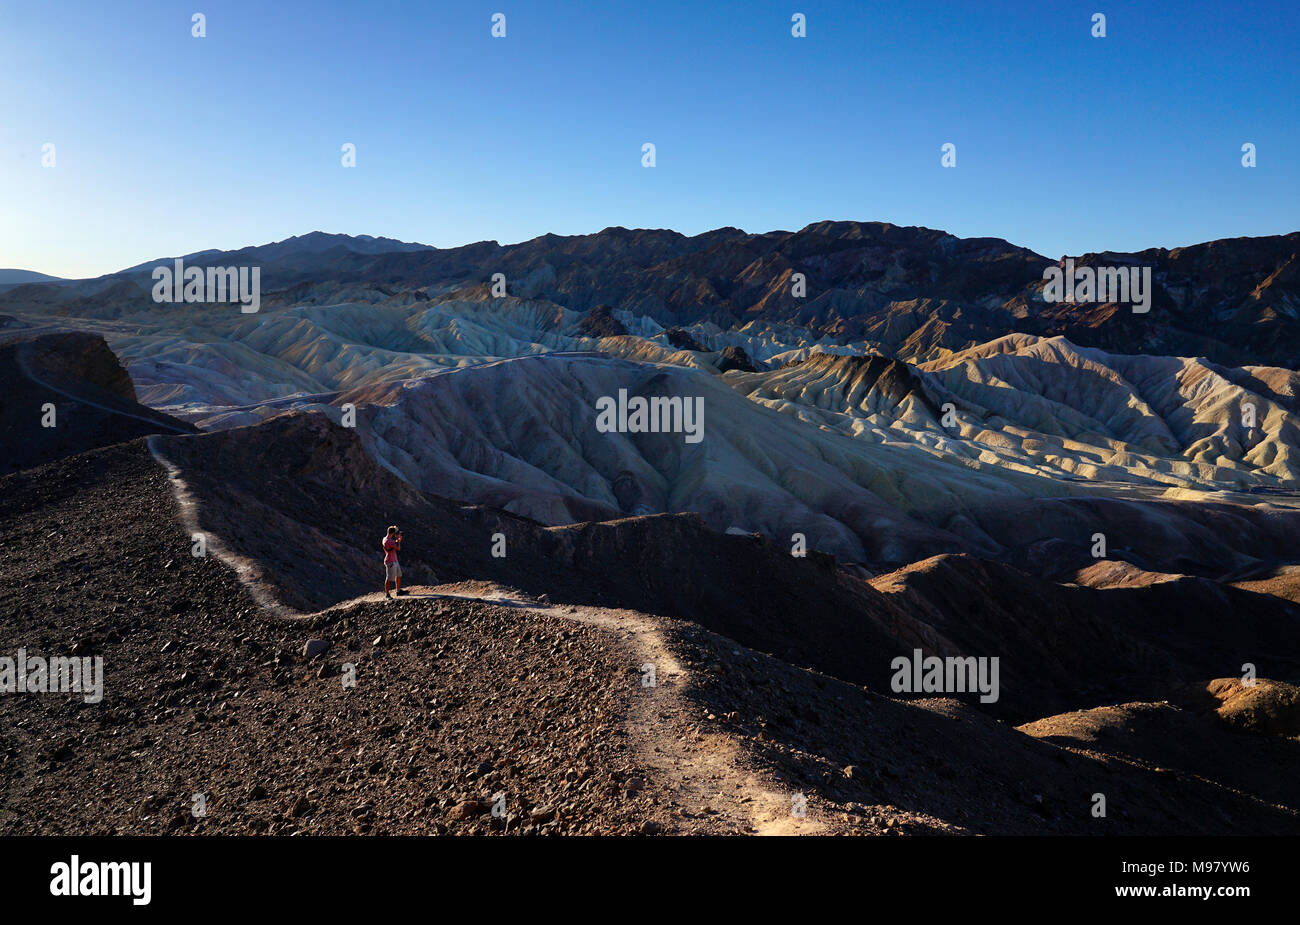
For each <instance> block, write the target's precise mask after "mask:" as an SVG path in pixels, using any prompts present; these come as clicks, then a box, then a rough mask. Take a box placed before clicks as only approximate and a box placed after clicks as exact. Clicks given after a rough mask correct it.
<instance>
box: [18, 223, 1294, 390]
mask: <svg viewBox="0 0 1300 925" xmlns="http://www.w3.org/2000/svg"><path fill="white" fill-rule="evenodd" d="M1297 255H1300V232H1295V233H1292V234H1288V235H1276V236H1271V237H1259V238H1232V239H1225V240H1220V241H1211V242H1208V243H1204V244H1197V245H1193V246H1190V247H1181V248H1175V249H1174V250H1166V249H1164V248H1152V249H1148V250H1144V251H1139V252H1136V253H1119V252H1103V253H1100V254H1085V255H1081V256H1078V257H1077V258H1075V262H1076V263H1077V265H1079V266H1090V267H1096V266H1143V267H1150V268H1151V270H1152V280H1153V285H1154V290H1155V291H1154V295H1153V298H1152V304H1151V309H1150V311H1149V312H1148V313H1146V314H1140V315H1139V314H1133V313H1132V312H1131V310H1130V308H1129V307H1128V306H1127V305H1117V304H1114V303H1086V302H1073V303H1068V302H1057V303H1048V302H1044V301H1043V297H1042V290H1043V285H1044V284H1043V270H1044V268H1045V267H1047V266H1049V265H1050V264H1052V263H1055V262H1056V261H1055V259H1049V258H1047V257H1044V256H1042V255H1040V254H1036V253H1034V252H1033V251H1030V250H1028V249H1026V248H1022V247H1017V246H1015V245H1012V244H1010V243H1008V242H1007V241H1004V240H1002V239H999V238H966V239H963V238H958V237H955V236H953V235H950V234H947V233H946V232H943V231H936V230H932V229H928V228H917V227H899V226H895V225H890V224H885V223H880V222H850V221H844V222H829V221H828V222H818V223H816V224H812V225H809V226H807V227H805V228H803V229H801V230H800V231H797V232H789V231H772V232H767V233H763V234H748V233H746V232H744V231H741V230H740V229H737V228H720V229H717V230H715V231H710V232H706V233H704V234H700V235H695V236H693V237H688V236H686V235H682V234H679V233H677V232H675V231H666V230H645V229H641V230H630V229H626V228H606V229H605V230H603V231H601V232H598V233H596V234H590V235H576V236H569V237H561V236H558V235H543V236H542V237H539V238H535V239H533V240H531V241H525V242H523V243H520V244H512V245H504V246H503V245H500V244H498V243H497V242H495V241H483V242H479V243H476V244H468V245H465V246H463V247H455V248H445V249H439V248H432V247H428V246H426V245H422V244H411V243H404V242H400V241H394V240H392V239H389V238H375V237H370V236H358V237H351V236H348V235H332V234H324V233H321V232H313V233H311V234H306V235H302V236H299V237H294V238H289V239H287V240H285V241H279V242H276V243H273V244H266V245H260V246H257V247H248V248H243V249H241V250H236V251H201V252H198V253H195V254H190V255H187V256H185V257H184V258H183V259H184V260H185V262H186V264H187V265H190V266H230V265H246V264H256V265H258V266H261V267H262V287H263V292H264V294H270V295H271V296H272V298H271V299H270V302H271V304H276V302H277V300H276V299H275V298H274V294H275V293H280V298H279V299H278V304H281V305H292V304H302V303H304V302H305V303H310V304H329V303H331V302H334V301H341V300H344V299H345V298H346V297H347V294H348V293H349V292H352V291H354V290H355V289H356V288H357V287H364V288H365V289H368V290H372V291H374V292H376V293H378V294H379V295H381V296H384V297H387V296H393V295H396V294H398V293H400V292H404V291H408V292H411V293H413V297H416V298H424V297H430V298H431V297H436V296H441V295H448V294H457V295H462V296H467V297H479V298H482V297H486V296H487V295H488V287H489V285H490V281H491V280H492V278H493V275H494V274H497V273H500V274H503V275H504V276H505V280H506V287H507V292H508V293H509V294H510V295H511V296H515V297H520V298H525V299H533V300H545V301H547V302H552V303H555V304H556V305H558V306H562V307H563V308H565V309H569V310H574V311H582V312H586V311H589V310H591V309H594V308H596V307H598V306H602V305H604V306H608V307H610V308H612V309H614V310H619V311H623V312H628V313H630V314H632V315H633V316H638V317H646V318H649V319H652V320H653V321H655V322H656V323H657V324H659V325H661V326H664V327H669V326H677V325H689V324H698V323H711V324H714V325H717V326H718V327H719V328H721V329H723V330H727V329H734V328H737V327H740V326H743V325H745V324H747V323H749V322H765V323H768V324H786V325H796V326H799V327H801V328H805V329H807V330H809V331H812V332H815V333H816V334H818V335H826V336H829V337H832V338H835V339H836V340H839V341H845V340H853V339H870V340H875V341H881V342H883V343H885V344H887V345H889V346H891V347H892V348H894V349H897V350H902V351H904V352H908V351H911V352H913V353H915V352H918V350H919V348H922V347H924V348H935V347H941V348H945V349H949V350H956V349H962V348H964V347H967V346H970V345H971V344H972V343H979V342H983V341H987V340H990V339H992V338H994V337H997V336H1001V335H1004V334H1009V333H1027V334H1035V335H1039V336H1049V337H1050V336H1056V335H1061V336H1065V337H1067V338H1069V339H1070V340H1071V341H1072V342H1073V343H1075V344H1078V345H1080V346H1090V347H1098V348H1101V349H1104V350H1108V351H1111V352H1116V353H1127V354H1132V353H1144V354H1155V355H1165V356H1204V357H1206V358H1208V359H1210V360H1212V361H1214V362H1218V363H1224V364H1229V365H1233V366H1242V365H1252V364H1263V365H1270V366H1280V367H1285V368H1289V369H1295V368H1297V367H1298V366H1300V277H1298V276H1297V273H1298V272H1300V257H1298V256H1297ZM172 259H173V258H160V259H158V260H153V261H149V262H147V263H144V264H140V265H138V266H135V267H131V268H129V269H127V270H123V271H121V272H120V273H116V274H111V275H109V276H106V277H100V278H99V279H95V280H85V281H77V282H71V283H68V284H67V285H62V286H40V287H24V286H21V285H19V286H14V287H12V288H11V289H10V290H9V291H8V292H5V293H0V311H5V310H8V309H15V310H19V309H36V308H48V309H52V310H53V311H55V312H56V313H58V314H62V315H73V316H80V317H99V318H115V317H124V316H130V315H132V314H134V313H136V312H138V311H140V310H146V311H148V310H153V309H154V308H156V306H154V305H153V303H152V301H151V300H150V299H149V293H148V287H149V280H148V278H147V273H148V272H149V271H151V270H152V268H153V267H155V266H159V265H163V264H170V263H171V260H172ZM795 274H802V275H803V277H804V280H805V285H806V294H805V295H804V296H803V297H802V298H801V297H799V296H798V295H796V294H795V287H794V281H795ZM265 301H266V300H265V298H264V302H265Z"/></svg>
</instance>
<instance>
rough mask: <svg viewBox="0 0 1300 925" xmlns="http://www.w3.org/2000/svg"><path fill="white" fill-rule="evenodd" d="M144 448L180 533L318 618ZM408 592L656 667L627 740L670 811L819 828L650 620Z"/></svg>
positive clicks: (419, 589) (271, 601)
mask: <svg viewBox="0 0 1300 925" xmlns="http://www.w3.org/2000/svg"><path fill="white" fill-rule="evenodd" d="M148 447H149V451H150V453H151V454H152V455H153V457H154V459H155V461H156V462H157V463H158V464H159V465H160V466H162V468H163V469H164V470H165V471H166V473H167V477H168V480H169V482H170V484H171V488H172V493H173V496H174V498H175V500H176V504H177V507H178V509H179V517H180V520H181V525H182V526H183V528H184V529H185V531H186V533H187V534H188V535H190V536H191V537H192V536H194V534H197V533H202V534H204V537H205V540H206V542H207V547H208V549H209V550H210V551H211V552H212V553H213V554H214V555H216V556H217V557H218V558H219V559H220V560H221V561H222V562H223V563H224V564H225V565H227V566H228V567H229V568H230V569H231V570H232V571H234V572H235V574H236V575H237V576H238V578H239V580H240V581H241V582H242V583H243V584H244V585H245V587H247V588H248V590H249V592H250V594H252V596H253V598H254V599H255V600H256V601H257V603H258V606H259V607H260V608H261V609H262V610H263V612H265V613H267V614H269V615H271V616H274V617H277V618H280V619H288V620H310V619H311V618H312V617H313V616H315V614H311V613H306V614H305V613H300V612H298V611H295V610H293V609H291V608H289V607H286V606H284V605H283V604H281V603H280V602H279V601H278V600H276V598H275V595H274V593H273V592H272V590H271V589H270V588H269V587H268V586H267V585H266V584H265V583H264V582H263V581H262V580H261V570H260V568H259V567H258V565H257V563H255V562H253V561H251V560H248V559H246V558H244V557H242V556H239V555H238V554H236V553H234V552H233V551H231V550H230V549H229V548H228V547H227V546H226V544H225V543H224V542H223V541H222V539H221V538H220V537H218V536H216V535H214V534H212V533H211V532H208V531H204V530H202V529H201V528H200V526H199V516H198V515H199V507H198V502H197V501H196V500H195V498H194V496H193V494H192V493H191V492H190V490H189V487H188V486H187V485H186V483H185V480H184V478H183V474H182V472H181V471H180V469H179V468H178V467H177V466H176V465H174V464H173V463H172V462H171V461H170V460H168V459H167V457H166V456H165V455H163V453H162V451H161V449H160V447H159V445H158V441H157V439H156V438H154V437H150V438H149V439H148ZM406 590H407V591H408V592H409V593H408V595H406V596H404V597H403V598H402V599H403V600H409V601H418V600H421V599H427V600H437V599H446V598H457V599H461V600H470V601H479V602H483V603H489V604H495V605H498V606H502V607H515V608H524V609H528V610H531V611H534V612H536V613H542V614H549V615H552V616H555V617H559V618H562V619H565V620H571V621H574V622H577V623H583V624H587V625H590V626H594V627H597V628H599V629H600V630H602V631H604V632H606V633H607V634H609V636H610V637H611V639H612V640H613V642H614V645H616V646H617V647H619V648H620V649H622V650H623V651H624V652H626V653H627V655H628V657H629V658H630V659H632V660H633V663H634V664H636V665H637V667H638V671H639V672H641V674H642V675H643V676H645V675H646V674H647V673H648V672H649V671H650V670H651V668H650V667H648V666H653V673H654V684H653V686H649V685H646V684H643V685H642V687H641V689H640V691H641V693H642V694H644V695H645V696H640V697H634V698H633V699H632V712H631V714H630V715H629V717H628V732H629V734H630V735H631V736H632V737H633V741H634V742H635V751H636V752H637V754H638V757H639V758H640V759H641V761H642V762H643V763H644V765H645V767H647V768H648V769H650V771H651V773H652V774H653V775H655V776H656V777H657V781H656V783H657V784H659V785H660V786H661V787H663V788H664V789H665V790H666V791H667V792H668V794H669V803H670V805H671V804H675V805H676V808H677V809H678V811H679V812H680V813H681V814H682V815H683V816H684V817H686V818H688V819H692V818H701V817H702V818H705V819H706V820H707V821H708V824H709V827H710V828H712V827H713V826H716V825H721V826H722V827H723V828H725V829H729V830H731V831H739V832H748V833H752V834H758V835H796V834H816V833H818V832H822V831H824V830H825V826H824V825H823V824H822V823H821V822H820V821H818V820H817V819H815V818H814V817H813V816H810V815H803V816H796V815H795V814H794V812H793V808H794V807H793V801H794V794H792V793H789V792H784V791H781V790H779V789H775V788H774V785H773V784H772V783H771V782H769V781H765V780H762V779H760V777H759V776H757V775H755V774H754V773H752V772H750V771H748V770H746V769H745V767H744V761H743V757H744V756H743V754H742V749H741V746H740V744H739V743H738V742H737V740H736V739H735V738H734V737H733V736H730V735H726V734H720V733H710V732H706V731H704V730H702V729H701V726H700V720H701V719H703V717H701V716H698V715H697V714H698V713H699V707H697V706H695V705H693V704H692V703H690V702H689V701H688V700H687V699H686V698H685V697H683V696H682V690H683V688H684V686H685V684H686V682H687V680H688V672H687V670H686V669H685V668H683V666H682V665H681V663H680V662H679V661H678V660H677V658H676V657H675V656H674V655H673V652H672V650H671V648H670V647H669V645H668V643H667V641H666V639H665V636H664V634H663V633H662V632H661V631H660V629H659V626H658V624H657V622H656V619H655V618H651V617H648V616H646V615H645V614H641V613H637V612H635V611H630V610H616V609H608V608H601V607H589V606H568V605H565V606H553V605H550V604H548V603H545V602H538V601H534V600H531V599H528V598H527V597H525V596H523V595H520V594H518V593H517V592H514V591H512V590H511V589H508V588H504V587H501V586H498V585H495V584H492V583H489V582H478V581H470V582H460V583H456V584H447V585H439V586H436V587H425V586H413V587H410V588H407V589H406ZM383 600H384V595H383V594H382V593H381V592H374V593H371V594H365V595H362V596H360V597H357V598H353V599H352V600H349V601H344V602H341V603H339V604H336V605H334V606H332V607H329V608H326V609H327V610H330V611H336V610H339V609H348V608H351V607H356V606H359V605H361V604H377V603H381V602H382V601H383ZM659 619H662V618H659Z"/></svg>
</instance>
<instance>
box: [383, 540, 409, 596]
mask: <svg viewBox="0 0 1300 925" xmlns="http://www.w3.org/2000/svg"><path fill="white" fill-rule="evenodd" d="M383 547H384V597H386V598H388V599H389V600H392V595H391V594H389V593H388V586H389V585H390V584H391V585H393V586H394V587H395V589H396V594H397V596H398V597H401V596H402V595H403V594H405V593H406V592H404V591H403V590H402V567H401V566H400V565H399V564H398V563H397V554H398V552H400V551H401V549H402V534H401V533H400V532H399V531H398V529H397V528H396V527H389V528H388V533H387V534H385V535H384V539H383Z"/></svg>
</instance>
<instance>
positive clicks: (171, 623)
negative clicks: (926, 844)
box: [0, 440, 1300, 834]
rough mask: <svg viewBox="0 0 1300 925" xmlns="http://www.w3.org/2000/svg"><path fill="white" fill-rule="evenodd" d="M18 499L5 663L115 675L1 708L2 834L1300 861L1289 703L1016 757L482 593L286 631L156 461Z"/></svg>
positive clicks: (738, 649) (980, 737) (966, 708)
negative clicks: (901, 849) (626, 842)
mask: <svg viewBox="0 0 1300 925" xmlns="http://www.w3.org/2000/svg"><path fill="white" fill-rule="evenodd" d="M0 488H2V489H3V490H2V491H0V545H3V548H4V549H5V555H4V557H3V560H2V564H0V654H12V653H13V652H14V651H15V650H16V649H17V648H18V647H25V648H26V649H27V651H28V652H29V653H31V654H61V653H67V654H88V655H97V654H98V655H102V656H103V658H104V670H105V675H106V684H105V697H104V700H103V702H102V703H99V704H87V703H84V702H83V701H82V699H81V698H80V697H79V696H78V695H75V694H63V695H55V694H43V695H35V694H10V695H5V696H3V697H0V714H3V716H2V717H0V730H3V732H0V772H2V773H0V780H3V794H2V797H0V831H3V832H5V833H33V832H37V833H162V832H173V833H278V834H288V833H292V832H319V833H351V832H363V833H376V834H378V833H485V834H486V833H496V832H508V833H518V834H524V833H624V834H630V833H665V834H686V833H752V832H772V833H798V832H809V833H823V834H834V833H868V834H869V833H910V832H916V833H923V832H956V833H961V832H970V833H1019V834H1031V833H1071V834H1121V833H1188V834H1191V833H1245V832H1249V833H1278V834H1282V833H1287V834H1294V833H1297V832H1300V815H1297V812H1296V807H1297V806H1300V793H1297V792H1296V789H1295V787H1294V786H1293V785H1292V784H1291V783H1289V781H1290V780H1292V779H1293V778H1294V774H1293V773H1292V771H1293V769H1294V767H1295V762H1296V758H1297V756H1296V752H1295V749H1296V740H1295V739H1294V738H1293V737H1289V736H1288V735H1287V734H1286V730H1287V729H1289V728H1290V727H1289V726H1286V725H1285V722H1286V718H1287V717H1288V716H1290V715H1291V713H1292V712H1294V700H1290V701H1285V702H1284V701H1283V700H1274V701H1270V702H1268V703H1265V704H1262V705H1255V706H1253V707H1252V709H1255V710H1261V711H1264V712H1269V711H1272V712H1273V713H1274V714H1276V716H1277V717H1278V718H1279V722H1282V725H1281V726H1276V725H1274V726H1268V725H1267V724H1259V723H1256V724H1254V725H1253V726H1252V725H1251V724H1249V723H1247V724H1246V725H1245V726H1243V725H1242V723H1241V721H1240V716H1239V715H1237V716H1235V717H1234V720H1233V722H1232V723H1229V722H1227V721H1225V720H1224V718H1223V717H1222V716H1220V714H1218V713H1216V712H1214V711H1213V709H1211V706H1212V704H1210V703H1209V702H1208V701H1206V698H1205V695H1204V692H1202V698H1201V700H1197V699H1196V698H1195V697H1192V696H1190V695H1189V696H1187V697H1184V698H1183V699H1182V700H1181V701H1180V703H1179V704H1177V705H1176V704H1174V703H1167V704H1129V705H1125V706H1120V707H1113V708H1106V711H1109V712H1106V711H1103V712H1101V713H1097V712H1095V711H1093V712H1092V713H1088V714H1081V715H1077V716H1076V715H1074V714H1070V715H1066V716H1060V717H1049V718H1045V719H1043V720H1040V721H1038V722H1037V723H1035V724H1032V725H1031V726H1029V727H1025V728H1024V729H1023V730H1018V729H1016V728H1014V727H1013V726H1012V725H1010V724H1008V723H1006V722H1003V721H1000V720H999V719H997V718H995V717H993V716H991V715H989V714H988V713H986V712H983V711H981V710H980V709H978V708H976V707H973V706H970V705H967V704H963V703H958V702H956V701H953V700H917V701H910V702H908V701H902V700H898V699H894V698H893V697H890V696H885V695H884V694H883V693H881V692H880V691H879V690H868V689H865V688H863V687H860V686H857V685H855V684H851V683H847V682H845V681H842V680H837V679H836V678H834V677H832V676H830V675H828V674H825V673H822V672H819V671H815V670H810V669H806V668H800V667H797V666H795V665H792V664H790V663H787V662H784V661H781V660H780V659H777V658H774V657H772V656H770V655H765V654H762V653H761V652H757V651H754V650H753V649H750V648H746V647H745V646H743V645H741V644H740V643H738V642H736V641H733V640H732V639H729V638H727V637H725V636H722V635H719V634H717V633H715V632H712V631H710V630H708V629H706V628H704V627H703V626H701V625H700V624H699V623H698V622H694V621H691V620H683V619H679V618H675V617H674V616H673V615H671V614H668V615H654V614H644V613H637V612H635V611H629V610H614V609H610V606H609V604H610V603H611V602H605V603H604V604H602V603H600V602H597V603H596V604H586V603H583V602H580V601H577V600H572V601H570V602H567V603H566V602H555V601H547V600H542V599H541V596H540V595H539V594H536V593H534V592H528V591H519V592H511V591H509V590H508V589H507V590H506V592H505V594H504V597H505V598H508V600H502V599H501V598H502V597H503V595H502V594H499V593H496V592H494V591H492V589H493V588H499V587H500V586H499V585H490V584H483V583H482V582H480V583H478V584H475V583H474V582H472V581H471V582H468V583H466V582H461V583H460V584H458V585H453V586H446V590H445V591H444V592H442V593H443V595H459V596H458V597H452V596H432V595H431V594H426V593H424V592H421V596H419V597H413V598H409V599H404V600H401V601H396V602H388V601H383V600H382V599H381V600H373V599H372V598H365V599H362V600H360V601H355V602H350V603H345V604H342V605H340V606H337V607H333V608H327V609H325V610H323V611H320V612H317V613H315V614H313V615H309V616H306V617H302V618H284V617H274V616H271V615H269V614H267V613H265V612H263V611H261V610H259V608H258V607H257V606H256V604H255V603H254V601H253V600H252V598H251V597H250V596H249V595H248V593H247V592H246V591H245V589H244V586H243V585H242V584H241V583H240V582H239V580H238V579H237V577H236V575H235V573H234V572H233V571H232V570H231V569H230V568H228V567H227V566H226V565H224V564H222V562H220V561H219V560H218V559H217V558H216V557H215V556H208V557H206V558H195V557H193V556H191V555H190V540H189V537H188V536H187V535H186V533H185V532H184V530H182V528H181V527H180V525H179V520H178V515H179V511H178V509H177V505H176V503H175V500H174V498H173V495H172V491H171V486H170V483H169V481H168V479H167V476H166V474H165V472H164V470H163V469H162V468H161V466H159V464H158V463H157V462H155V460H154V459H153V458H152V457H151V455H150V454H149V452H148V449H147V448H146V446H145V445H144V443H143V441H139V440H137V441H135V442H132V443H127V444H121V445H117V446H113V447H109V448H105V449H99V450H93V451H91V452H88V453H84V454H80V455H77V456H73V457H69V458H67V459H64V460H60V461H58V462H54V463H51V464H48V465H45V466H42V467H38V468H35V469H30V470H26V471H24V472H21V473H17V474H15V475H11V476H8V477H6V478H5V479H3V481H2V482H0ZM412 503H415V502H414V501H412ZM426 516H430V517H432V516H434V514H432V513H429V514H427V515H426ZM607 526H608V525H607ZM736 539H740V540H743V539H744V538H736ZM680 552H683V553H684V554H690V553H692V552H693V551H692V550H689V549H687V550H684V551H680ZM722 565H723V566H725V565H726V563H722ZM471 566H472V563H468V564H467V565H466V566H465V567H466V568H469V567H471ZM521 567H522V566H521ZM455 577H461V576H455ZM539 577H540V576H534V579H538V578H539ZM555 581H556V583H557V586H558V587H566V581H568V582H570V584H569V585H568V586H567V588H566V591H565V593H566V594H568V595H575V596H576V595H578V594H579V593H580V592H579V590H578V589H576V588H575V587H574V586H573V584H572V579H571V578H570V579H566V578H565V577H564V573H563V570H561V571H560V572H558V573H557V574H556V575H555ZM1243 593H1244V592H1243ZM317 639H319V640H323V641H325V642H328V644H329V645H328V648H327V649H326V651H325V652H324V653H323V654H321V655H317V656H314V657H311V658H308V657H306V655H305V651H307V650H306V649H305V647H306V646H307V644H308V643H309V641H311V640H317ZM894 648H896V646H895V647H894ZM894 648H891V650H890V651H891V652H893V651H894ZM647 659H649V660H651V661H652V662H654V663H656V664H658V665H659V667H660V669H661V671H662V675H661V679H662V680H661V683H660V684H659V685H658V686H657V687H656V688H654V689H653V690H650V689H647V688H645V687H643V686H642V684H641V677H642V675H641V667H642V665H643V664H644V663H645V662H646V660H647ZM348 664H351V665H355V668H356V685H355V686H345V684H344V678H345V677H346V676H347V675H346V672H347V671H348V669H347V668H346V667H345V666H346V665H348ZM674 666H675V667H674ZM1279 733H1280V734H1279ZM1191 742H1202V743H1204V744H1203V745H1202V746H1199V747H1194V748H1193V747H1189V745H1188V743H1191ZM196 793H203V794H205V795H206V811H207V814H206V815H205V816H203V817H201V818H196V817H195V816H194V815H193V814H192V813H191V812H190V810H191V807H192V805H193V803H194V794H196ZM1097 793H1101V794H1104V795H1105V796H1106V799H1107V804H1108V814H1107V816H1106V817H1105V818H1095V817H1093V816H1092V814H1091V812H1090V810H1091V807H1092V800H1093V795H1094V794H1097ZM497 794H504V795H505V796H504V802H503V805H504V812H503V813H501V814H498V815H494V814H493V813H492V812H491V807H492V805H493V801H494V799H495V798H496V795H497ZM798 794H803V795H804V797H805V798H806V801H807V815H806V816H804V817H798V816H794V815H792V814H791V812H790V807H791V801H792V800H793V799H794V798H795V797H796V796H797V795H798Z"/></svg>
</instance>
